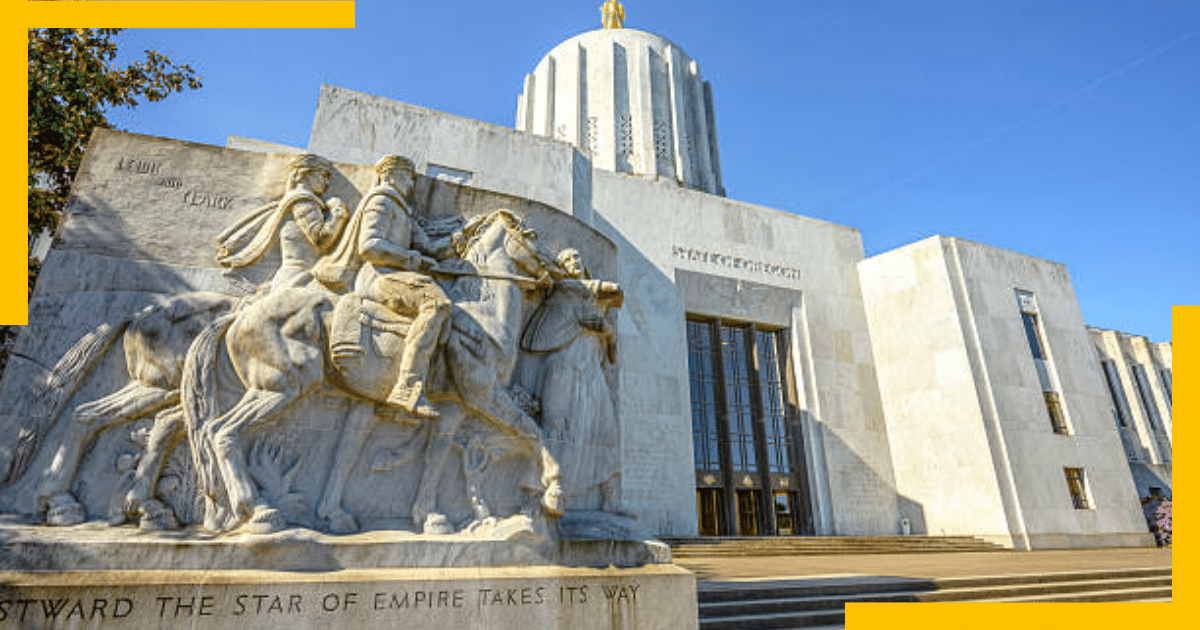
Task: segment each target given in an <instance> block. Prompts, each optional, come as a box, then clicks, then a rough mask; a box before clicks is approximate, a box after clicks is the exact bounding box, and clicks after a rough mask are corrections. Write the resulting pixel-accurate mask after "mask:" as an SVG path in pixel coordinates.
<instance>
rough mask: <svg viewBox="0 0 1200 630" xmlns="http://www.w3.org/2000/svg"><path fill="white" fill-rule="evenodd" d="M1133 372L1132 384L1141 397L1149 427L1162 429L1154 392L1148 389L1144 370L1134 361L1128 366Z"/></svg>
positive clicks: (1157, 429)
mask: <svg viewBox="0 0 1200 630" xmlns="http://www.w3.org/2000/svg"><path fill="white" fill-rule="evenodd" d="M1130 367H1131V368H1132V370H1131V371H1132V372H1133V384H1134V385H1136V386H1137V390H1138V397H1140V398H1141V399H1142V409H1143V410H1144V411H1145V412H1146V418H1147V419H1148V420H1149V422H1150V429H1151V430H1153V431H1162V422H1160V421H1159V418H1158V407H1157V406H1156V405H1155V404H1154V393H1153V392H1151V391H1150V383H1148V382H1146V371H1145V370H1144V369H1142V366H1140V365H1138V364H1137V363H1134V364H1133V365H1131V366H1130Z"/></svg>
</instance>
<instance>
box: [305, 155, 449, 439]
mask: <svg viewBox="0 0 1200 630" xmlns="http://www.w3.org/2000/svg"><path fill="white" fill-rule="evenodd" d="M375 173H376V179H375V185H374V186H373V187H372V188H371V189H370V190H369V191H367V194H366V195H364V196H363V198H362V201H361V202H360V203H359V204H358V211H357V212H356V213H355V215H354V219H353V221H352V222H351V224H350V227H349V229H348V230H347V233H346V235H345V237H344V238H342V240H341V242H340V243H339V245H338V248H337V250H336V251H334V252H332V253H331V254H329V255H327V256H325V257H324V258H322V259H321V260H320V261H319V262H318V263H317V265H316V268H315V269H314V274H315V275H316V277H317V279H318V280H320V281H321V282H322V283H324V284H325V285H326V286H327V287H329V288H331V289H333V290H335V291H344V290H345V289H346V288H347V284H348V282H349V280H350V279H353V287H354V293H355V294H357V295H360V296H362V297H365V298H367V299H369V300H372V301H374V302H377V303H379V304H382V305H384V306H386V307H387V308H388V309H390V310H391V311H393V312H395V313H396V314H397V315H401V316H404V317H409V318H413V319H412V323H411V324H410V325H409V328H408V334H407V335H406V339H405V345H404V351H403V354H402V355H401V356H400V373H399V377H398V378H397V380H396V384H395V386H394V387H393V388H392V391H391V393H389V394H388V396H387V400H386V401H385V403H386V404H388V405H389V406H392V407H397V408H400V409H403V410H404V411H406V412H408V413H409V414H411V415H413V416H416V417H418V418H424V419H432V418H436V417H438V411H437V408H436V407H435V406H434V405H433V404H432V403H431V402H429V399H428V398H427V397H426V395H425V394H426V384H425V382H426V379H427V376H428V373H429V362H430V360H431V359H432V357H433V354H434V352H435V351H436V350H437V346H438V342H439V340H441V339H444V337H445V332H446V330H445V329H446V324H447V321H448V319H449V317H450V299H449V298H448V297H446V293H445V291H443V290H442V288H441V287H440V286H438V285H437V283H435V282H434V281H433V278H431V277H430V276H429V275H428V273H426V272H427V270H429V269H430V268H432V267H433V266H435V265H436V264H437V261H438V260H443V259H446V258H449V257H450V256H453V255H454V254H455V253H456V251H455V244H456V243H457V242H459V241H458V240H457V239H455V238H454V237H453V235H452V236H449V237H446V238H443V239H440V240H438V241H433V240H431V239H430V238H429V237H428V235H426V233H425V230H423V229H422V228H421V225H420V224H419V223H417V222H416V220H415V219H414V218H413V207H412V193H413V185H414V183H415V174H414V169H413V163H412V161H410V160H409V159H408V158H404V157H400V156H397V155H385V156H383V157H382V158H380V160H379V162H378V163H377V164H376V165H375ZM348 332H349V333H350V334H352V335H353V337H354V338H357V333H356V331H354V330H353V329H350V330H349V331H348ZM335 334H336V333H335ZM332 346H333V349H334V353H333V360H334V362H335V363H337V362H338V361H341V360H346V359H351V360H352V359H353V358H354V355H356V354H357V353H358V352H361V348H358V347H357V346H356V345H355V344H354V343H352V340H339V339H336V338H335V339H333V340H332Z"/></svg>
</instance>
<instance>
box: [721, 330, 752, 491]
mask: <svg viewBox="0 0 1200 630" xmlns="http://www.w3.org/2000/svg"><path fill="white" fill-rule="evenodd" d="M721 358H722V361H723V367H724V368H725V411H726V413H728V414H729V450H730V454H731V455H732V456H733V462H732V463H733V471H734V472H735V473H755V472H758V459H757V457H755V452H754V425H753V418H754V414H753V410H752V408H751V405H752V404H753V403H752V402H751V401H750V366H749V364H748V361H747V359H748V358H749V356H748V355H747V352H746V329H745V328H740V327H735V326H730V325H728V324H721Z"/></svg>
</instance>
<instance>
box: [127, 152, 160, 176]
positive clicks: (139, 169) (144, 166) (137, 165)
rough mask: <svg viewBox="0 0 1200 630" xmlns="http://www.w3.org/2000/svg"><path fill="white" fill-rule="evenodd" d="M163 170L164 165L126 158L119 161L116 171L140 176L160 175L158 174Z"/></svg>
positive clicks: (130, 157)
mask: <svg viewBox="0 0 1200 630" xmlns="http://www.w3.org/2000/svg"><path fill="white" fill-rule="evenodd" d="M161 169H162V164H160V163H159V162H151V161H150V160H146V159H141V158H137V157H133V156H126V157H122V158H120V159H118V160H117V169H116V170H118V171H126V172H129V173H137V174H139V175H158V172H159V171H160V170H161Z"/></svg>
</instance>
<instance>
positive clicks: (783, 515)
mask: <svg viewBox="0 0 1200 630" xmlns="http://www.w3.org/2000/svg"><path fill="white" fill-rule="evenodd" d="M687 334H688V371H689V380H690V382H691V403H692V442H693V449H694V453H695V460H696V513H697V517H698V520H699V523H698V526H699V531H700V535H701V536H787V535H794V534H812V533H813V531H812V510H811V505H810V504H811V501H810V500H809V493H808V479H807V476H806V474H805V466H804V460H803V453H804V449H803V448H802V446H803V433H802V432H801V430H800V426H799V417H798V414H797V413H796V403H795V395H794V393H793V392H795V387H794V385H793V383H792V378H791V374H792V371H791V368H790V366H789V360H788V357H789V356H790V354H791V353H790V352H788V334H787V330H786V329H772V328H768V327H765V326H760V325H757V324H748V323H736V322H729V321H722V320H720V319H707V318H700V317H689V318H688V322H687Z"/></svg>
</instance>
